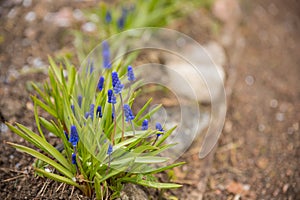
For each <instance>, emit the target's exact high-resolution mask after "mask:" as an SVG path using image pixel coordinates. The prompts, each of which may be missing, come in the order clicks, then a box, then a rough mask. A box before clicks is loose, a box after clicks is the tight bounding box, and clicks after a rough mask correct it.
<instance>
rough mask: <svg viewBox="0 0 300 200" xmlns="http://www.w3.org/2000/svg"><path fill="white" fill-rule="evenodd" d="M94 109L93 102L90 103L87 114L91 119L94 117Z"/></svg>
mask: <svg viewBox="0 0 300 200" xmlns="http://www.w3.org/2000/svg"><path fill="white" fill-rule="evenodd" d="M94 110H95V104H91V105H90V113H89V116H90V117H91V118H92V120H93V119H94Z"/></svg>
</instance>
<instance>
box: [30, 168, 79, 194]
mask: <svg viewBox="0 0 300 200" xmlns="http://www.w3.org/2000/svg"><path fill="white" fill-rule="evenodd" d="M34 170H35V171H37V172H38V173H41V174H42V175H44V176H46V177H47V178H50V179H52V180H55V181H59V182H62V183H67V184H69V185H73V186H75V187H77V188H79V189H81V186H80V185H79V184H77V183H76V182H74V181H73V180H72V179H69V178H66V177H63V176H60V175H58V174H54V173H50V172H46V171H45V170H43V169H39V168H35V169H34Z"/></svg>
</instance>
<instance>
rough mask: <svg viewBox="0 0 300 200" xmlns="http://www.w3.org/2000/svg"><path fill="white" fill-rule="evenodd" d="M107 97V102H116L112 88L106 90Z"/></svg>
mask: <svg viewBox="0 0 300 200" xmlns="http://www.w3.org/2000/svg"><path fill="white" fill-rule="evenodd" d="M107 97H108V100H107V102H108V103H112V104H116V103H117V99H116V97H115V95H114V93H113V91H112V90H108V91H107Z"/></svg>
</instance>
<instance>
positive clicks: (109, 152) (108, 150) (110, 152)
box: [107, 144, 113, 155]
mask: <svg viewBox="0 0 300 200" xmlns="http://www.w3.org/2000/svg"><path fill="white" fill-rule="evenodd" d="M112 152H113V146H112V145H111V144H109V145H108V149H107V154H108V155H111V154H112Z"/></svg>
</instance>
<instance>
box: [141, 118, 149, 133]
mask: <svg viewBox="0 0 300 200" xmlns="http://www.w3.org/2000/svg"><path fill="white" fill-rule="evenodd" d="M146 130H148V120H147V119H145V120H144V121H143V123H142V131H146Z"/></svg>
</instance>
